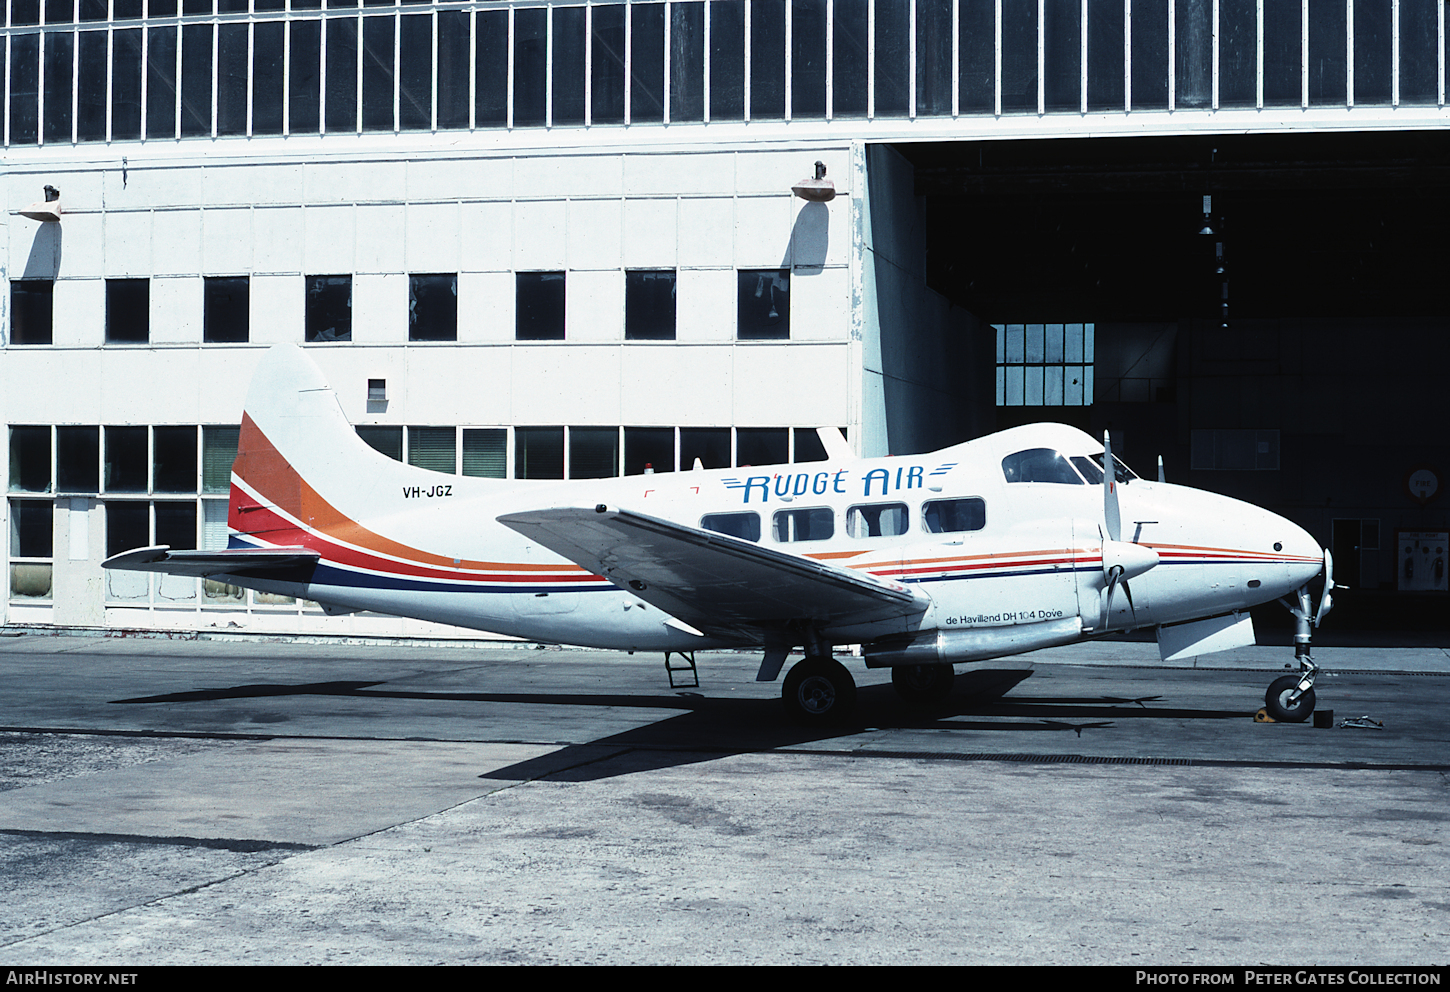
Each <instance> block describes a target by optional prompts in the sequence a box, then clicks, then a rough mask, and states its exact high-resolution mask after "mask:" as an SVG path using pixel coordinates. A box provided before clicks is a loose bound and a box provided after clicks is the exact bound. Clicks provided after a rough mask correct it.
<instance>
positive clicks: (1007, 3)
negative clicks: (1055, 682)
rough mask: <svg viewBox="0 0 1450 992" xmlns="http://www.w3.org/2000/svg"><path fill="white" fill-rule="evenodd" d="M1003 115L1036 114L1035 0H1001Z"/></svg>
mask: <svg viewBox="0 0 1450 992" xmlns="http://www.w3.org/2000/svg"><path fill="white" fill-rule="evenodd" d="M1002 113H1004V114H1011V113H1019V114H1035V113H1037V0H1002Z"/></svg>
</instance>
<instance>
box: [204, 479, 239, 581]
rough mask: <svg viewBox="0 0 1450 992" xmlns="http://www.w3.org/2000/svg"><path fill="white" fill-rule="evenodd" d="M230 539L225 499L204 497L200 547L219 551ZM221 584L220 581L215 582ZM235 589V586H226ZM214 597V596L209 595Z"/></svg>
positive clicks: (205, 549)
mask: <svg viewBox="0 0 1450 992" xmlns="http://www.w3.org/2000/svg"><path fill="white" fill-rule="evenodd" d="M229 539H230V535H229V532H228V530H227V501H226V500H224V499H204V500H202V501H201V547H202V550H204V551H220V550H222V549H223V548H225V547H226V546H227V544H228V541H229ZM217 584H218V585H221V583H217ZM227 588H229V589H235V588H236V587H235V586H228V587H227ZM209 598H214V597H209Z"/></svg>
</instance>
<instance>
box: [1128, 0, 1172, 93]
mask: <svg viewBox="0 0 1450 992" xmlns="http://www.w3.org/2000/svg"><path fill="white" fill-rule="evenodd" d="M1168 58H1169V54H1168V0H1133V109H1134V110H1167V109H1168Z"/></svg>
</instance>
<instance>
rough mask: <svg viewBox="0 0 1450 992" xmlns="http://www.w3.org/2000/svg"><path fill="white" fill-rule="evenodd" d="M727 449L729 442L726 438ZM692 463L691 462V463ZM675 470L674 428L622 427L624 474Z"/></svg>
mask: <svg viewBox="0 0 1450 992" xmlns="http://www.w3.org/2000/svg"><path fill="white" fill-rule="evenodd" d="M725 447H726V449H727V451H728V449H729V447H730V444H729V439H728V438H727V439H726V444H725ZM692 464H693V463H692ZM674 470H675V429H674V428H673V427H626V428H625V429H624V474H625V475H643V474H645V473H646V472H673V471H674Z"/></svg>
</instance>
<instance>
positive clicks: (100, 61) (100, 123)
mask: <svg viewBox="0 0 1450 992" xmlns="http://www.w3.org/2000/svg"><path fill="white" fill-rule="evenodd" d="M101 18H102V20H104V19H105V14H104V13H102V15H101ZM77 42H78V44H79V46H80V47H79V48H78V49H77V51H76V55H77V58H76V140H77V141H104V140H106V47H107V46H106V33H105V32H104V31H83V32H81V34H80V36H79V37H78V39H77ZM117 68H118V69H120V68H121V66H120V65H118V66H117Z"/></svg>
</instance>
